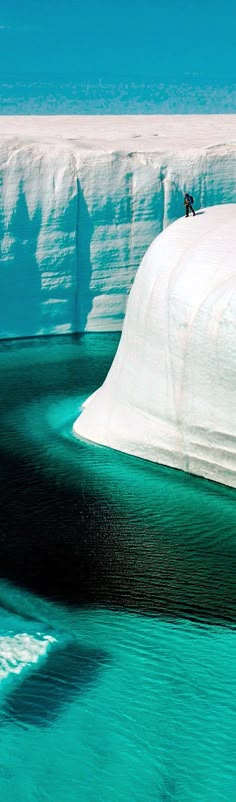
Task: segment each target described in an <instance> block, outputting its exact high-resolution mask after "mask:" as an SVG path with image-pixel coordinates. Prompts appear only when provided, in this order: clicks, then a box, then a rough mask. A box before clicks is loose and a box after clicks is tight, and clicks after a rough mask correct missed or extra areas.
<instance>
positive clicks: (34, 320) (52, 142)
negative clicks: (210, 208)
mask: <svg viewBox="0 0 236 802" xmlns="http://www.w3.org/2000/svg"><path fill="white" fill-rule="evenodd" d="M15 119H16V120H17V118H15ZM49 119H50V118H49ZM88 119H89V118H88ZM169 119H170V123H169V124H170V128H171V125H172V129H171V130H173V125H175V122H173V121H174V118H169ZM146 120H148V118H146ZM171 121H172V122H171ZM166 124H167V123H166ZM25 125H26V123H25ZM87 125H88V126H89V123H87ZM92 125H93V137H94V139H95V140H96V122H94V120H93V123H92ZM116 125H117V126H118V127H119V122H117V123H116ZM146 125H147V130H148V125H149V123H148V122H147V123H146ZM152 125H153V122H152ZM35 126H36V128H35V134H34V136H33V135H32V131H31V134H30V136H28V137H23V134H22V133H21V135H20V136H18V137H17V136H16V135H14V136H13V135H11V136H7V135H6V133H5V134H4V136H1V127H0V257H1V259H0V337H12V336H22V335H36V334H47V333H62V332H70V331H83V330H85V329H86V330H87V331H96V330H103V331H106V330H112V329H121V328H122V321H123V316H124V312H125V308H126V303H127V298H128V294H129V291H130V288H131V285H132V282H133V279H134V276H135V273H136V270H137V267H138V265H139V263H140V261H141V258H142V256H143V255H144V253H145V251H146V249H147V247H148V246H149V244H150V243H151V242H152V240H153V239H154V237H155V236H156V235H157V234H158V233H159V232H160V231H161V230H162V229H163V227H165V226H167V225H168V224H169V223H171V222H172V221H173V220H175V219H176V218H178V217H179V216H180V215H182V214H183V191H184V190H185V189H186V188H189V189H190V191H191V192H192V194H193V195H194V198H195V205H196V207H198V208H199V207H201V206H206V205H211V204H216V203H225V202H230V201H233V200H234V199H235V187H236V146H235V145H234V144H233V143H231V142H227V144H222V145H221V144H219V143H218V144H217V145H212V146H210V145H209V144H207V145H206V146H204V145H202V143H201V146H200V147H197V146H194V147H192V148H191V147H190V146H191V125H190V126H189V127H187V126H186V121H185V124H183V123H182V127H183V142H182V147H181V146H180V143H179V139H178V148H177V149H175V148H174V145H173V142H174V134H173V133H172V140H171V142H167V144H166V145H165V139H164V137H163V141H162V142H161V145H159V144H158V142H159V140H158V138H157V139H154V137H155V136H156V135H155V133H153V141H154V142H155V143H156V144H155V148H156V149H155V150H153V147H154V146H153V142H152V147H151V144H150V150H149V151H148V142H147V141H146V142H145V150H143V151H142V137H140V138H139V135H137V137H136V135H134V136H133V140H134V141H133V147H134V148H135V149H133V150H131V151H129V152H126V150H125V145H124V144H123V146H122V149H120V148H121V145H120V144H119V149H116V147H115V145H114V142H113V140H114V132H113V134H112V131H113V129H112V127H111V141H110V145H109V140H107V142H106V147H105V146H104V144H100V146H99V148H98V149H97V150H95V149H94V142H93V147H92V146H91V145H90V144H89V143H88V141H87V142H86V143H84V142H82V141H79V140H78V139H76V137H75V133H74V129H73V136H72V137H71V138H70V137H69V136H68V131H67V134H66V138H63V137H61V136H58V137H56V136H55V134H54V136H53V137H52V136H51V134H50V127H49V129H48V130H49V134H50V135H49V136H48V139H47V137H46V134H45V132H44V137H43V138H42V137H40V130H39V131H38V133H37V119H36V123H35ZM48 126H49V123H48ZM94 126H95V127H94ZM113 126H114V122H113ZM30 130H31V129H30ZM227 131H228V129H227ZM178 136H179V134H178ZM227 136H228V138H229V133H228V132H227ZM90 137H91V134H90ZM208 139H209V136H208ZM160 141H161V140H160ZM137 145H139V148H140V149H139V150H138V149H136V148H137ZM109 147H110V149H108V148H109ZM114 148H115V149H114Z"/></svg>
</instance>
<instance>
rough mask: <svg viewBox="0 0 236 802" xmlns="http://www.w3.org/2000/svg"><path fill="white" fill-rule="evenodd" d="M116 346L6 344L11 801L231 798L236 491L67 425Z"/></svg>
mask: <svg viewBox="0 0 236 802" xmlns="http://www.w3.org/2000/svg"><path fill="white" fill-rule="evenodd" d="M117 343H118V336H117V335H114V334H111V335H110V334H109V335H85V336H81V337H75V338H69V337H67V338H49V339H43V340H33V341H21V342H20V341H18V342H5V343H2V344H1V347H0V370H1V379H2V382H1V424H0V451H1V485H2V497H1V510H0V522H1V527H0V533H1V534H0V537H1V576H2V579H1V581H0V681H1V701H0V743H1V747H0V798H1V802H8V801H9V802H13V800H14V801H15V800H17V802H23V800H24V802H26V801H27V802H33V800H34V802H35V800H37V801H38V800H40V802H42V801H44V800H50V802H74V800H80V802H130V800H131V799H133V800H137V802H175V800H178V802H212V801H213V800H214V802H223V801H224V802H235V799H236V773H235V765H236V670H235V665H236V639H235V620H236V615H235V614H236V604H235V602H236V594H235V575H236V559H235V557H236V527H235V523H236V513H235V493H234V491H233V490H231V489H229V488H224V487H222V486H220V485H215V484H213V483H210V482H207V481H203V480H201V479H198V478H196V477H190V476H186V475H184V474H182V473H181V472H178V471H171V470H168V469H165V468H163V467H161V466H157V465H153V464H151V463H147V462H143V461H141V460H138V459H135V458H132V457H127V456H126V455H124V454H119V453H116V452H113V451H110V450H109V449H105V448H102V447H96V446H93V445H91V444H86V443H80V442H78V441H76V440H75V439H74V438H73V436H72V423H73V421H74V419H75V418H76V416H77V415H78V411H79V409H80V407H81V404H82V401H83V400H84V398H85V397H86V396H87V395H89V394H90V393H91V392H93V390H94V389H95V388H96V387H97V386H98V384H100V383H101V381H102V380H103V378H104V377H105V375H106V372H107V369H108V367H109V365H110V363H111V360H112V358H113V355H114V352H115V350H116V347H117Z"/></svg>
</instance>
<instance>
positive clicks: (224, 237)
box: [74, 204, 236, 487]
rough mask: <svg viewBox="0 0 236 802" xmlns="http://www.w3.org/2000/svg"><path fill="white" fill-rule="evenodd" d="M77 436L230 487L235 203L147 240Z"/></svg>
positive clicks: (235, 460) (235, 375)
mask: <svg viewBox="0 0 236 802" xmlns="http://www.w3.org/2000/svg"><path fill="white" fill-rule="evenodd" d="M74 432H75V434H76V435H77V436H81V437H83V438H86V439H89V440H93V441H95V442H97V443H101V444H104V445H107V446H111V447H113V448H117V449H119V450H121V451H126V452H128V453H129V454H135V455H137V456H139V457H144V458H146V459H149V460H153V461H155V462H160V463H163V464H165V465H169V466H172V467H174V468H181V469H182V470H184V471H187V472H190V473H194V474H197V475H200V476H204V477H207V478H209V479H214V480H216V481H218V482H223V483H224V484H227V485H231V486H233V487H236V204H226V205H222V206H215V207H212V208H209V209H206V210H203V211H202V212H201V213H199V214H197V215H196V217H195V218H194V217H191V218H188V219H187V220H185V219H181V220H178V221H177V222H176V223H174V224H173V225H172V226H170V227H168V228H167V229H166V230H165V231H163V232H162V233H161V234H160V235H159V236H158V237H157V238H156V239H155V240H154V242H153V243H152V245H151V246H150V248H149V249H148V251H147V253H146V254H145V257H144V259H143V261H142V263H141V266H140V269H139V271H138V273H137V276H136V279H135V282H134V286H133V288H132V291H131V293H130V298H129V302H128V306H127V312H126V318H125V322H124V326H123V332H122V337H121V341H120V345H119V347H118V351H117V354H116V356H115V359H114V362H113V364H112V367H111V369H110V371H109V373H108V376H107V378H106V380H105V382H104V384H103V386H102V387H101V388H100V389H99V390H98V391H97V392H96V393H94V394H93V396H92V397H91V400H90V402H89V401H88V402H87V403H86V405H85V408H84V410H83V412H82V414H81V416H80V417H79V418H78V419H77V421H76V423H75V424H74Z"/></svg>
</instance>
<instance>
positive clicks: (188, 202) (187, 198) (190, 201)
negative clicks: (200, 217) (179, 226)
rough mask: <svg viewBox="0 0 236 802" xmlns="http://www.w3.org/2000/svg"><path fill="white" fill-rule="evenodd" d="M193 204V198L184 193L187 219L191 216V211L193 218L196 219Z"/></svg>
mask: <svg viewBox="0 0 236 802" xmlns="http://www.w3.org/2000/svg"><path fill="white" fill-rule="evenodd" d="M193 203H194V200H193V196H192V195H189V192H185V193H184V205H185V217H188V216H189V210H190V212H192V213H193V216H194V217H195V211H194V208H193Z"/></svg>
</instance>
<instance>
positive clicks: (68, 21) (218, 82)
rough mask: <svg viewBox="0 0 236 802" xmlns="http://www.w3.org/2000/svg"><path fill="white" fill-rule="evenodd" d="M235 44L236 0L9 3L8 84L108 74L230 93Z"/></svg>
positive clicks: (3, 56) (1, 17) (2, 44)
mask: <svg viewBox="0 0 236 802" xmlns="http://www.w3.org/2000/svg"><path fill="white" fill-rule="evenodd" d="M235 42H236V3H235V0H228V2H227V3H226V2H225V3H224V2H223V0H215V1H214V2H213V0H197V2H193V0H189V2H186V0H185V2H183V0H166V1H165V2H164V0H118V2H115V0H113V2H108V0H100V2H99V0H87V2H85V1H84V2H81V0H67V2H66V0H57V2H56V0H47V2H46V0H23V2H19V0H8V2H7V0H2V2H1V8H0V76H1V77H0V81H4V80H5V78H7V77H8V76H9V75H10V76H12V79H13V83H14V82H16V81H17V78H18V80H19V79H20V78H21V76H23V79H24V80H25V81H26V82H27V81H29V80H32V79H35V80H36V81H37V80H38V81H40V80H43V79H45V80H47V81H49V82H50V81H51V80H52V81H55V80H56V79H58V80H59V83H60V81H63V80H64V79H65V80H72V81H80V80H85V79H86V77H88V76H92V77H93V79H94V80H95V82H96V81H98V79H99V78H100V77H101V76H105V77H106V78H107V80H108V79H110V80H112V81H114V82H116V81H118V80H125V79H126V80H129V81H132V80H133V81H136V80H139V81H142V80H143V81H144V82H150V81H154V82H156V83H157V84H158V83H159V82H165V83H166V84H171V85H173V83H174V84H175V85H177V86H178V85H179V86H181V85H183V83H184V82H186V81H187V82H188V83H189V84H190V85H191V86H192V88H193V91H195V93H196V92H197V91H198V88H199V84H201V86H205V85H206V84H209V85H211V86H214V87H215V89H216V94H217V90H218V88H219V87H222V86H224V85H227V91H228V92H230V87H231V86H232V84H234V83H236V78H235V62H236V58H235V52H236V45H235ZM2 91H3V90H2ZM4 91H5V90H4ZM22 91H23V90H22ZM55 91H56V90H55ZM3 94H4V92H3ZM216 104H217V97H216ZM216 111H217V109H216Z"/></svg>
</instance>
